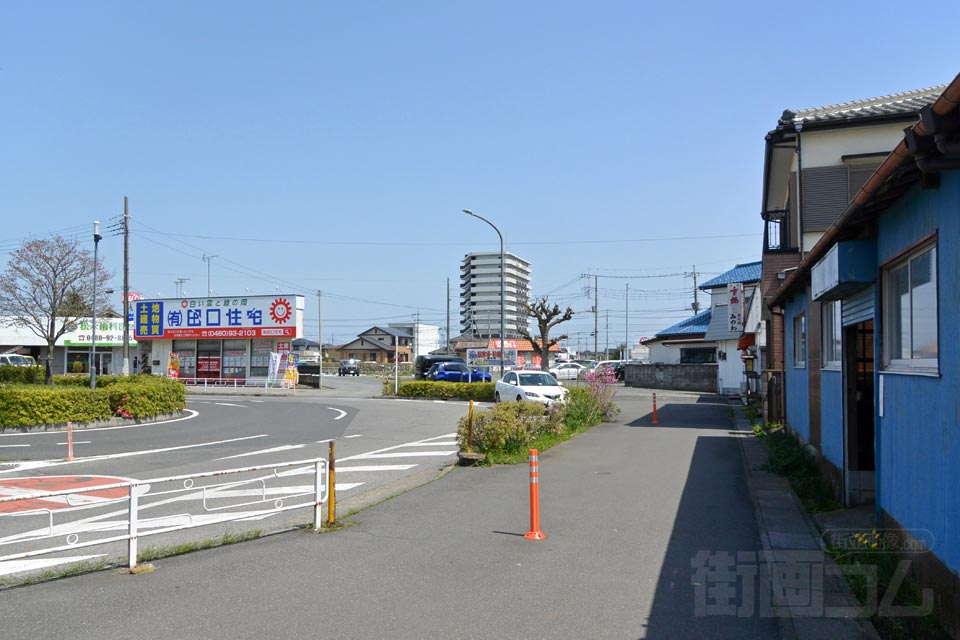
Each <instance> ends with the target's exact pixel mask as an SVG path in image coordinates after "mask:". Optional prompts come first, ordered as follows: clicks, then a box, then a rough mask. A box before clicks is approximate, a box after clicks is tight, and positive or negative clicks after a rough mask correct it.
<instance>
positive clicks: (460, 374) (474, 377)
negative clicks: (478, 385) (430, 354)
mask: <svg viewBox="0 0 960 640" xmlns="http://www.w3.org/2000/svg"><path fill="white" fill-rule="evenodd" d="M426 378H427V380H433V381H434V382H490V380H491V379H492V378H491V376H490V374H489V373H487V372H486V371H481V370H480V369H476V368H474V369H471V368H469V367H468V366H467V363H466V362H437V363H436V364H434V365H433V366H432V367H430V370H429V371H428V372H427V375H426Z"/></svg>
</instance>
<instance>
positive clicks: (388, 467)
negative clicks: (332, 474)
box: [337, 464, 417, 473]
mask: <svg viewBox="0 0 960 640" xmlns="http://www.w3.org/2000/svg"><path fill="white" fill-rule="evenodd" d="M416 466H417V465H415V464H375V465H367V466H365V467H364V466H360V467H340V466H338V467H337V473H346V472H347V471H406V470H407V469H413V468H414V467H416Z"/></svg>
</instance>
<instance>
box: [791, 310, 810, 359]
mask: <svg viewBox="0 0 960 640" xmlns="http://www.w3.org/2000/svg"><path fill="white" fill-rule="evenodd" d="M798 321H799V324H800V327H799V330H798V328H797V323H798ZM797 336H799V337H800V339H799V340H797ZM793 368H794V369H806V368H807V313H806V312H805V311H801V312H800V313H798V314H797V315H795V316H793Z"/></svg>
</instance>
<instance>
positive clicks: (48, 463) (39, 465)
mask: <svg viewBox="0 0 960 640" xmlns="http://www.w3.org/2000/svg"><path fill="white" fill-rule="evenodd" d="M266 437H268V434H266V433H261V434H260V435H256V436H245V437H243V438H231V439H230V440H215V441H213V442H199V443H197V444H185V445H182V446H179V447H166V448H163V449H148V450H146V451H127V452H124V453H110V454H106V455H102V456H90V457H87V458H78V459H76V460H73V461H71V462H67V461H66V460H36V461H29V462H21V463H19V464H18V465H17V466H15V467H14V468H13V469H7V470H5V471H0V473H12V472H14V471H28V470H30V469H44V468H46V467H59V466H63V465H67V464H78V463H80V462H94V461H100V460H116V459H118V458H130V457H132V456H145V455H149V454H151V453H167V452H169V451H181V450H183V449H196V448H197V447H209V446H212V445H215V444H228V443H230V442H241V441H243V440H255V439H257V438H266Z"/></svg>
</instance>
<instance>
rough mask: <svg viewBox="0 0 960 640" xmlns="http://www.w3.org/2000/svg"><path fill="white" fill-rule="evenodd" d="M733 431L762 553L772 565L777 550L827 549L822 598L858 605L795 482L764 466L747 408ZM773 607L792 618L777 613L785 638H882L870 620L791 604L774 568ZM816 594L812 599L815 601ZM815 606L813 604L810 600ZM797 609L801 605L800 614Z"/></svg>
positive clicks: (829, 602) (841, 604) (762, 449)
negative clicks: (818, 612)
mask: <svg viewBox="0 0 960 640" xmlns="http://www.w3.org/2000/svg"><path fill="white" fill-rule="evenodd" d="M733 409H734V413H735V417H734V429H735V430H736V431H737V432H738V438H737V440H738V442H739V444H740V453H741V456H742V458H743V467H744V474H745V480H746V484H747V490H748V491H749V494H750V501H751V503H752V504H753V512H754V516H755V518H756V522H757V531H758V532H759V534H760V545H761V556H763V557H764V559H765V560H767V561H768V562H770V563H771V565H770V566H773V562H774V559H775V555H776V552H784V551H822V552H823V553H824V573H825V576H824V580H823V590H822V592H821V593H822V602H823V604H824V605H826V606H831V607H849V608H856V607H857V606H858V603H857V601H856V599H855V598H854V597H853V595H852V594H851V593H850V590H849V588H848V587H847V583H846V580H844V579H843V578H842V577H841V576H840V575H839V572H838V571H836V563H834V561H833V559H832V558H831V557H830V556H829V555H828V554H827V553H826V550H825V549H824V547H823V542H822V539H821V537H820V531H819V530H818V529H817V526H816V523H814V521H813V519H812V518H811V517H810V515H809V514H808V513H807V511H806V509H805V508H804V507H803V504H802V503H801V502H800V499H799V498H798V497H797V495H796V493H794V491H793V489H792V488H791V487H790V482H789V481H788V480H787V479H786V478H784V477H782V476H779V475H776V474H774V473H772V472H770V471H767V470H766V469H765V467H766V465H767V462H768V460H769V453H768V451H767V447H766V445H764V443H763V442H762V441H760V440H759V439H758V438H756V437H754V436H753V425H752V424H751V423H750V421H749V420H747V418H746V416H745V415H744V413H743V407H741V406H736V407H734V408H733ZM771 579H772V580H773V581H774V588H773V589H772V592H773V594H772V595H773V599H774V602H773V604H774V606H776V607H777V608H778V609H779V608H787V609H788V610H790V611H791V614H790V615H788V616H778V617H777V623H778V625H779V627H780V637H781V638H784V640H819V639H820V638H861V639H864V640H880V636H879V635H878V634H877V631H876V629H874V627H873V624H872V623H871V622H870V620H869V619H867V618H853V617H830V618H828V617H813V616H811V615H809V613H806V612H804V611H803V609H804V607H802V606H801V607H793V606H791V605H790V604H789V603H788V602H787V601H786V599H785V598H784V596H783V593H782V588H781V587H780V585H779V583H780V578H779V576H778V575H777V574H776V573H775V572H774V573H773V574H772V575H771ZM812 599H813V594H811V598H810V600H811V601H812ZM811 604H812V602H811ZM794 609H799V610H798V611H797V612H796V614H794V613H793V610H794Z"/></svg>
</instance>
